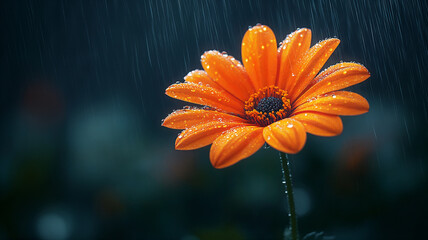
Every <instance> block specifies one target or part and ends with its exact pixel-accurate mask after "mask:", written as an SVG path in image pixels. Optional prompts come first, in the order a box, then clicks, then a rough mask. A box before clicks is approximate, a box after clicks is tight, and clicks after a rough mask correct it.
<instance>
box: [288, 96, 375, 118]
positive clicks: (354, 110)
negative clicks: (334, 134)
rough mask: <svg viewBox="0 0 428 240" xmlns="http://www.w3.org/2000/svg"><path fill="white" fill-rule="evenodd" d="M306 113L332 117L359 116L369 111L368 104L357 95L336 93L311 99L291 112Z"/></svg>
mask: <svg viewBox="0 0 428 240" xmlns="http://www.w3.org/2000/svg"><path fill="white" fill-rule="evenodd" d="M307 111H313V112H322V113H327V114H333V115H359V114H363V113H366V112H368V111H369V103H368V102H367V100H366V99H365V98H363V97H362V96H361V95H359V94H356V93H353V92H347V91H337V92H331V93H327V94H324V95H321V96H319V97H317V98H313V99H312V98H311V99H309V100H308V101H307V102H305V103H303V104H302V105H300V106H298V107H297V108H296V109H295V110H294V111H293V112H294V113H295V114H297V113H300V112H307Z"/></svg>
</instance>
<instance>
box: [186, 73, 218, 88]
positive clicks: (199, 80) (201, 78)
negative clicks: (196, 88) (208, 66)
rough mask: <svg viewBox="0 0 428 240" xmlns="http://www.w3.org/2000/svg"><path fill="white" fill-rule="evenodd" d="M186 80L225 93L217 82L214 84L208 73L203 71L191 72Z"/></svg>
mask: <svg viewBox="0 0 428 240" xmlns="http://www.w3.org/2000/svg"><path fill="white" fill-rule="evenodd" d="M184 80H185V81H186V82H191V83H196V84H200V85H205V86H207V87H212V88H215V89H217V90H219V91H224V89H223V88H222V87H221V86H220V85H218V84H217V83H216V82H214V81H213V80H212V79H211V78H210V76H208V73H206V72H205V71H202V70H194V71H191V72H189V73H188V74H187V75H186V76H185V77H184Z"/></svg>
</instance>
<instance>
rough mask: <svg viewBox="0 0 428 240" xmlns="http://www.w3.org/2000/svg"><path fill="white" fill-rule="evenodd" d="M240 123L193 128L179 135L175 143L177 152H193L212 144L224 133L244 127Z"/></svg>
mask: <svg viewBox="0 0 428 240" xmlns="http://www.w3.org/2000/svg"><path fill="white" fill-rule="evenodd" d="M243 125H245V123H240V122H219V121H215V122H208V123H204V124H200V125H196V126H193V127H191V128H188V129H186V130H184V131H183V132H181V133H180V135H178V137H177V139H176V141H175V149H177V150H193V149H197V148H201V147H205V146H207V145H209V144H211V143H212V142H213V141H214V140H215V139H216V138H217V137H218V136H220V135H221V134H222V133H223V132H225V131H227V130H229V129H230V128H233V127H238V126H243Z"/></svg>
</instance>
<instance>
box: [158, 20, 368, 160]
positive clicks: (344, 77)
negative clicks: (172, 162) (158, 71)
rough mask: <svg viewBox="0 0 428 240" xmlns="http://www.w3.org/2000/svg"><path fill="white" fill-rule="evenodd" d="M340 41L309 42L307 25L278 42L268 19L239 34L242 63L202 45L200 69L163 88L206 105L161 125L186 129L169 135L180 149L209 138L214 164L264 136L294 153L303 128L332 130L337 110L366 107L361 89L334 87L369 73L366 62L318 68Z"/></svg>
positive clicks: (337, 125)
mask: <svg viewBox="0 0 428 240" xmlns="http://www.w3.org/2000/svg"><path fill="white" fill-rule="evenodd" d="M339 42H340V41H339V39H336V38H330V39H326V40H324V41H322V42H319V43H317V44H316V45H315V46H312V47H311V48H310V44H311V30H309V29H306V28H303V29H298V30H297V31H295V32H293V33H291V34H290V35H288V36H287V38H286V39H285V40H284V41H283V42H281V43H280V47H279V48H278V49H277V41H276V38H275V35H274V33H273V32H272V30H271V29H270V28H269V27H268V26H264V25H257V26H255V27H252V28H250V29H249V30H248V31H247V32H246V33H245V36H244V38H243V40H242V48H241V51H242V61H243V65H242V64H241V63H240V62H239V61H238V60H236V59H235V58H233V57H231V56H228V55H227V54H225V53H220V52H218V51H208V52H205V53H204V54H203V55H202V59H201V62H202V66H203V68H204V70H205V71H201V70H195V71H192V72H190V73H189V74H188V75H187V76H186V77H184V80H185V82H184V83H178V84H173V85H171V86H169V87H168V88H167V89H166V91H165V93H166V94H167V95H168V96H170V97H173V98H176V99H180V100H183V101H186V102H190V103H195V104H200V105H204V106H206V107H203V108H199V109H198V108H187V109H182V110H178V111H175V112H173V113H171V114H170V115H169V116H168V117H167V118H166V119H165V120H164V121H163V124H162V125H163V126H165V127H168V128H174V129H185V130H184V131H183V132H182V133H181V134H180V135H179V136H178V137H177V140H176V142H175V148H176V149H178V150H192V149H197V148H201V147H204V146H207V145H209V144H211V143H212V146H211V150H210V159H211V163H212V165H213V166H214V167H216V168H224V167H228V166H230V165H232V164H235V163H236V162H238V161H240V160H242V159H244V158H246V157H249V156H250V155H252V154H253V153H255V152H256V151H257V150H258V149H260V148H261V147H262V146H263V144H264V143H265V142H266V143H268V144H269V145H270V146H272V147H273V148H275V149H277V150H279V151H282V152H285V153H297V152H299V151H300V150H301V149H302V148H303V146H304V145H305V142H306V132H308V133H311V134H314V135H318V136H335V135H338V134H340V133H341V132H342V129H343V125H342V121H341V119H340V117H339V116H338V115H358V114H362V113H365V112H367V111H368V110H369V104H368V102H367V100H366V99H364V98H363V97H362V96H360V95H358V94H356V93H353V92H348V91H338V90H341V89H343V88H346V87H349V86H352V85H354V84H357V83H360V82H362V81H364V80H366V79H367V78H368V77H369V76H370V74H369V72H368V71H367V69H366V68H365V67H364V66H362V65H360V64H357V63H351V62H343V63H339V64H336V65H333V66H331V67H329V68H327V69H326V70H324V71H323V72H321V73H320V74H318V72H319V71H320V70H321V68H322V66H323V65H324V63H325V62H326V61H327V59H328V58H329V57H330V55H331V54H332V53H333V51H334V50H335V48H336V47H337V46H338V45H339ZM317 74H318V75H317Z"/></svg>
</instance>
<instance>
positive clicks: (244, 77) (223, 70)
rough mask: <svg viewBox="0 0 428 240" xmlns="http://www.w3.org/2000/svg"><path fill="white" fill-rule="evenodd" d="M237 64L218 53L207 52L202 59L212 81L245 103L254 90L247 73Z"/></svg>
mask: <svg viewBox="0 0 428 240" xmlns="http://www.w3.org/2000/svg"><path fill="white" fill-rule="evenodd" d="M237 62H238V61H236V60H235V61H233V60H232V59H231V58H230V57H229V56H227V55H224V54H221V53H219V52H217V51H208V52H205V53H204V54H203V55H202V57H201V63H202V66H203V67H204V69H205V71H206V72H207V73H208V75H209V76H210V77H211V79H212V80H213V81H214V82H216V83H217V84H218V85H220V86H221V87H222V88H223V89H224V90H226V91H228V92H229V93H231V94H232V95H234V96H236V97H237V98H238V99H240V100H241V101H243V102H245V101H247V100H248V98H249V97H250V95H251V94H253V93H254V88H253V85H252V84H251V81H250V78H249V77H248V74H247V72H245V70H244V68H243V67H242V65H241V66H240V64H239V65H237V64H236V63H237Z"/></svg>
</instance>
